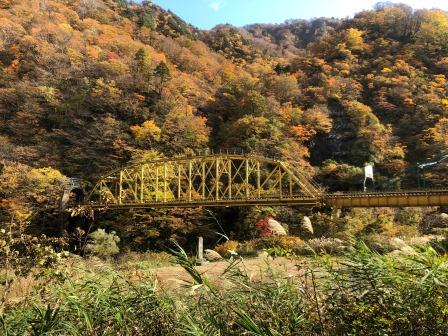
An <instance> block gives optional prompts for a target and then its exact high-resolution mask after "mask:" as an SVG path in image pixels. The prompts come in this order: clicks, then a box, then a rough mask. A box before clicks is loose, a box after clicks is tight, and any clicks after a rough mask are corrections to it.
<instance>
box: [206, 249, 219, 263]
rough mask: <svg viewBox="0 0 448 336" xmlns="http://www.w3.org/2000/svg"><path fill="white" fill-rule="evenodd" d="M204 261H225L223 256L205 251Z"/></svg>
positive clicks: (211, 251)
mask: <svg viewBox="0 0 448 336" xmlns="http://www.w3.org/2000/svg"><path fill="white" fill-rule="evenodd" d="M204 259H205V260H207V261H211V262H213V261H221V260H223V258H222V257H221V255H220V254H219V253H218V252H216V251H213V250H204Z"/></svg>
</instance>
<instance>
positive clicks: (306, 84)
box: [0, 0, 448, 249]
mask: <svg viewBox="0 0 448 336" xmlns="http://www.w3.org/2000/svg"><path fill="white" fill-rule="evenodd" d="M447 75H448V13H447V12H444V11H441V10H437V9H434V10H413V9H412V8H410V7H408V6H406V5H401V4H390V3H378V4H377V5H376V6H375V8H373V9H372V10H367V11H363V12H360V13H357V14H356V15H355V16H354V17H353V18H347V19H327V18H318V19H314V20H311V21H306V20H289V21H287V22H285V23H283V24H252V25H248V26H246V27H242V28H238V27H232V26H230V25H219V26H217V27H215V28H213V29H212V30H209V31H204V30H199V29H197V28H195V27H193V26H191V25H190V24H188V23H186V22H184V21H183V20H182V19H181V18H179V17H178V16H176V15H175V14H174V13H172V12H169V11H165V10H163V9H162V8H160V7H158V6H157V5H155V4H153V3H151V2H149V1H143V2H142V3H134V2H128V1H125V0H0V223H1V224H0V225H1V227H2V228H7V227H8V228H9V227H13V228H14V230H16V231H19V232H24V233H27V234H30V235H31V236H33V235H34V236H39V235H41V234H45V235H47V236H48V237H62V236H64V235H65V236H67V235H68V236H69V237H70V239H71V241H72V242H71V244H72V245H76V244H77V242H79V241H81V240H82V239H84V238H83V237H85V234H86V232H87V228H86V227H85V225H84V226H83V225H80V224H79V223H77V224H76V225H75V224H73V223H72V224H70V225H71V227H70V225H69V227H68V228H67V227H66V226H64V225H63V224H61V220H60V215H59V213H58V208H57V204H58V200H59V197H60V193H61V183H62V181H63V180H64V178H65V177H79V178H82V179H84V181H85V182H86V184H87V185H88V186H90V187H91V186H92V184H93V183H94V182H95V181H96V179H97V178H98V177H99V176H100V175H103V174H105V173H107V172H108V171H111V170H113V169H116V168H119V167H122V166H124V165H127V164H130V163H136V162H142V161H145V160H151V159H156V158H164V157H173V156H179V155H194V154H202V153H211V152H219V151H222V152H227V151H229V152H238V153H241V152H242V153H256V154H260V155H263V156H266V157H273V158H279V159H282V160H285V161H296V162H297V164H298V165H300V167H302V168H303V169H304V170H307V171H308V172H309V173H311V174H312V175H313V176H314V178H315V179H316V180H317V181H318V182H319V183H321V184H322V185H323V186H325V187H326V188H327V189H328V190H329V191H330V192H331V191H348V190H361V188H362V180H363V170H362V169H363V167H364V165H365V164H367V163H371V164H373V165H374V167H375V168H374V169H375V175H376V180H377V181H376V185H375V186H374V188H378V189H393V188H415V187H416V172H415V169H414V168H415V166H416V164H417V162H424V161H426V160H430V159H433V158H437V157H439V156H440V155H442V154H444V153H447V152H448V136H447V134H448V78H447ZM425 181H426V183H427V185H428V186H432V187H436V188H437V187H443V186H444V184H445V186H446V165H445V166H440V167H438V168H437V169H434V170H431V171H428V172H427V173H426V174H425ZM297 211H298V210H293V209H286V208H279V209H277V208H275V209H274V208H264V209H224V210H220V211H219V213H210V212H209V211H206V210H204V209H188V210H179V209H173V210H138V211H137V210H134V211H123V212H115V213H113V214H111V213H105V214H99V215H97V218H95V223H96V224H95V225H98V226H101V227H104V228H106V229H107V230H114V231H116V232H117V234H118V235H119V236H120V238H121V243H122V244H124V245H125V246H126V247H127V248H131V249H134V248H136V249H147V248H156V249H160V248H162V247H163V246H164V244H166V242H167V240H168V239H172V238H175V239H177V240H178V241H180V242H184V243H185V242H187V241H188V239H189V237H192V236H194V237H196V235H198V234H202V235H205V236H206V237H207V234H211V232H214V231H216V230H217V229H216V227H217V222H219V223H221V224H225V225H227V229H226V231H227V232H226V234H228V235H230V236H232V235H234V236H238V237H246V238H247V237H250V234H251V233H250V232H251V231H250V230H249V229H250V228H251V227H253V225H254V224H255V222H256V219H257V216H260V215H261V214H263V215H264V214H266V213H268V214H276V215H278V216H279V217H280V218H281V219H283V221H284V222H287V223H289V224H294V223H297V221H299V220H300V216H298V214H297ZM314 216H315V217H314V218H313V221H314V222H315V223H316V225H317V227H319V223H320V222H328V221H331V220H333V219H332V218H333V217H331V216H330V215H329V214H325V213H319V214H315V215H314ZM351 216H352V217H350V216H349V217H344V218H342V219H338V222H337V223H336V224H337V225H332V226H325V225H322V226H321V231H318V232H317V234H318V235H321V236H324V235H327V236H328V235H330V234H331V233H332V232H333V231H331V230H336V228H337V227H338V225H340V226H341V225H342V226H343V225H347V221H348V220H351V221H353V220H354V219H353V218H354V217H355V215H351ZM369 216H370V217H369ZM383 216H386V217H387V216H389V217H391V218H395V217H394V216H395V215H391V214H385V215H383ZM361 217H363V218H364V219H363V220H365V221H368V220H369V218H370V219H372V218H376V217H374V215H373V214H372V213H369V214H368V215H362V216H361ZM347 218H348V219H347ZM366 218H367V219H366ZM382 218H383V219H382V220H383V221H384V217H382ZM380 220H381V219H380ZM344 221H345V222H344ZM372 221H373V222H375V221H377V222H378V220H377V219H372ZM377 222H375V223H377ZM219 223H218V224H219ZM333 224H334V223H333ZM370 224H371V223H370ZM366 225H367V224H366ZM378 225H380V224H378ZM75 226H76V227H75ZM380 226H381V225H380Z"/></svg>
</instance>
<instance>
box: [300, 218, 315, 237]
mask: <svg viewBox="0 0 448 336" xmlns="http://www.w3.org/2000/svg"><path fill="white" fill-rule="evenodd" d="M302 228H303V229H304V230H306V231H308V232H309V233H311V234H314V228H313V225H312V224H311V219H310V218H309V217H308V216H303V219H302Z"/></svg>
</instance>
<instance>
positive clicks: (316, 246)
mask: <svg viewBox="0 0 448 336" xmlns="http://www.w3.org/2000/svg"><path fill="white" fill-rule="evenodd" d="M308 245H309V246H310V248H311V249H312V250H314V251H315V252H316V253H326V254H342V253H344V252H345V251H346V250H347V244H346V243H345V242H344V241H342V240H341V239H338V238H316V239H311V240H309V241H308Z"/></svg>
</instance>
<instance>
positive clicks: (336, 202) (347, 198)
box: [324, 190, 448, 208]
mask: <svg viewBox="0 0 448 336" xmlns="http://www.w3.org/2000/svg"><path fill="white" fill-rule="evenodd" d="M324 202H325V203H326V204H327V205H329V206H332V207H336V208H343V207H348V208H360V207H368V208H372V207H427V206H448V190H417V191H393V192H375V193H372V192H368V193H351V194H350V193H347V194H342V193H341V194H330V195H326V196H325V197H324Z"/></svg>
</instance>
